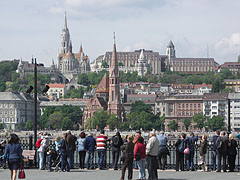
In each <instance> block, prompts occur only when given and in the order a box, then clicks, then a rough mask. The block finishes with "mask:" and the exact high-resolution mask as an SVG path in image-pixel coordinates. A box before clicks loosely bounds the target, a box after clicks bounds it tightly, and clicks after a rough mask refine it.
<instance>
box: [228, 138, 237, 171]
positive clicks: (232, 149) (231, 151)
mask: <svg viewBox="0 0 240 180" xmlns="http://www.w3.org/2000/svg"><path fill="white" fill-rule="evenodd" d="M236 148H237V141H236V140H234V135H233V134H230V136H229V143H228V164H229V172H234V169H235V161H236V155H237V149H236Z"/></svg>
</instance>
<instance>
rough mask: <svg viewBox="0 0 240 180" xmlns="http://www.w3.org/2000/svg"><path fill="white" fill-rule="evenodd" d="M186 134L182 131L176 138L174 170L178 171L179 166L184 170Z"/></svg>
mask: <svg viewBox="0 0 240 180" xmlns="http://www.w3.org/2000/svg"><path fill="white" fill-rule="evenodd" d="M185 138H186V134H185V133H182V134H181V138H180V139H178V140H177V142H176V144H175V147H176V168H175V169H176V171H179V167H180V170H181V171H184V149H185V148H186V147H187V146H186V141H185Z"/></svg>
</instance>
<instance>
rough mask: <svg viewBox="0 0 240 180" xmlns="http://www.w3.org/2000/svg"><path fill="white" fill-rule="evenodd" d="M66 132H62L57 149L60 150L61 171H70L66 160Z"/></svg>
mask: <svg viewBox="0 0 240 180" xmlns="http://www.w3.org/2000/svg"><path fill="white" fill-rule="evenodd" d="M66 136H67V134H66V133H63V134H62V140H61V143H60V144H59V145H58V147H59V150H60V152H61V171H62V172H63V171H65V170H66V171H67V172H69V171H70V164H69V162H68V161H67V155H68V150H67V141H66Z"/></svg>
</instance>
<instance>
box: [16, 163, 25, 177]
mask: <svg viewBox="0 0 240 180" xmlns="http://www.w3.org/2000/svg"><path fill="white" fill-rule="evenodd" d="M25 178H26V175H25V172H24V169H23V166H22V165H20V169H19V173H18V179H25Z"/></svg>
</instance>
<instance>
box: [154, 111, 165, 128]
mask: <svg viewBox="0 0 240 180" xmlns="http://www.w3.org/2000/svg"><path fill="white" fill-rule="evenodd" d="M153 128H154V129H156V130H162V131H165V115H163V116H161V117H159V118H157V119H156V122H155V123H154V124H153Z"/></svg>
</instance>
